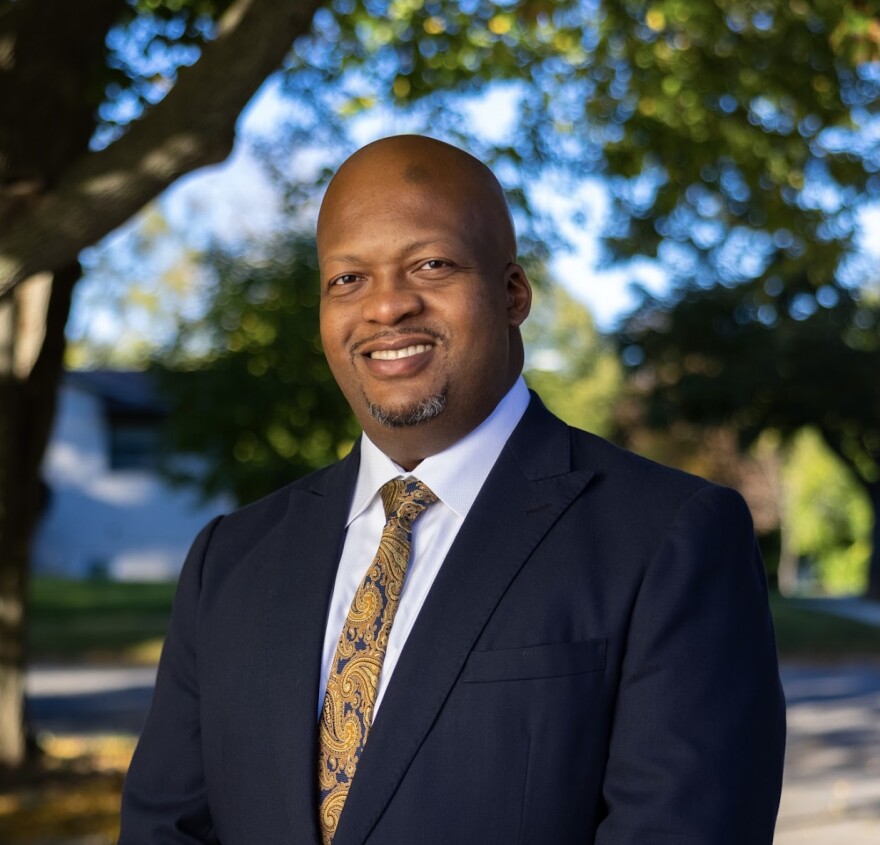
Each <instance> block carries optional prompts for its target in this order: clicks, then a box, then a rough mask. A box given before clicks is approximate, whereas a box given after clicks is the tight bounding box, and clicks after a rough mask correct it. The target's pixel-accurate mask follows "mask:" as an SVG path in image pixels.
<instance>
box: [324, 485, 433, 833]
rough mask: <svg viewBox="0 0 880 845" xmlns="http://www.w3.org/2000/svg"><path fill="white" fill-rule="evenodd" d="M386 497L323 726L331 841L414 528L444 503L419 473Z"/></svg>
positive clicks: (368, 715)
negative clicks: (376, 545)
mask: <svg viewBox="0 0 880 845" xmlns="http://www.w3.org/2000/svg"><path fill="white" fill-rule="evenodd" d="M379 494H380V496H381V497H382V504H383V505H384V506H385V517H386V520H385V528H384V530H383V531H382V538H381V540H380V541H379V550H378V551H377V552H376V556H375V557H374V558H373V562H372V563H371V564H370V568H369V569H368V570H367V574H366V575H365V576H364V580H363V581H361V584H360V586H359V587H358V590H357V592H356V593H355V596H354V600H353V601H352V603H351V607H350V608H349V611H348V616H347V617H346V619H345V625H344V626H343V628H342V634H341V635H340V637H339V642H338V643H337V645H336V653H335V654H334V655H333V662H332V663H331V664H330V676H329V677H328V678H327V693H326V694H325V696H324V706H323V708H322V710H321V721H320V723H319V725H318V745H319V754H318V791H319V816H320V826H321V835H322V839H323V841H324V843H325V845H329V843H330V842H332V841H333V834H334V833H335V832H336V826H337V824H338V823H339V815H340V813H341V812H342V807H343V806H344V804H345V799H346V798H347V797H348V790H349V788H350V786H351V781H352V778H353V777H354V773H355V769H356V768H357V764H358V760H359V759H360V756H361V754H362V753H363V750H364V745H365V743H366V741H367V734H368V733H369V732H370V727H371V725H372V723H373V707H374V705H375V702H376V689H377V688H378V686H379V673H380V672H381V671H382V662H383V661H384V659H385V649H386V647H387V646H388V634H389V632H390V631H391V625H392V623H393V622H394V614H395V613H397V605H398V604H399V602H400V593H401V590H402V589H403V579H404V577H405V575H406V567H407V564H408V563H409V552H410V545H411V541H412V525H413V522H414V521H415V519H416V517H418V515H419V514H420V513H422V511H424V510H425V508H427V507H428V505H431V504H433V503H434V502H436V501H437V497H436V496H435V495H434V494H433V493H432V492H431V491H430V490H429V489H428V488H427V487H426V486H425V485H424V484H422V482H421V481H418V480H417V479H415V478H412V477H409V478H395V479H393V480H392V481H389V482H388V483H387V484H384V485H383V486H382V489H381V490H380V491H379Z"/></svg>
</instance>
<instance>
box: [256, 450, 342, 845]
mask: <svg viewBox="0 0 880 845" xmlns="http://www.w3.org/2000/svg"><path fill="white" fill-rule="evenodd" d="M358 463H359V452H358V450H357V449H355V450H354V451H353V452H352V454H351V455H349V456H348V457H347V458H346V459H345V460H343V461H341V462H340V463H339V464H335V465H334V466H333V467H331V468H330V469H329V470H328V471H327V472H325V473H323V474H321V475H320V476H318V477H317V479H315V480H314V482H313V483H312V485H311V486H310V487H302V488H298V487H294V489H293V490H292V492H291V498H290V506H289V508H288V511H287V515H286V517H285V524H284V525H283V526H282V530H281V531H280V532H279V537H280V538H281V545H279V547H278V548H277V549H276V550H275V552H274V559H273V561H272V564H271V566H272V568H273V571H271V572H270V573H268V576H269V577H268V578H267V581H266V583H267V584H270V585H272V588H273V595H271V596H268V597H267V601H266V605H267V607H268V611H267V613H266V646H265V648H264V649H263V650H262V652H263V653H262V655H261V658H262V659H263V660H264V661H265V662H266V665H265V668H264V672H263V673H262V677H263V678H264V679H265V683H266V688H265V689H264V690H262V691H261V692H262V696H263V700H264V702H265V704H266V705H268V708H267V711H266V715H267V717H268V719H269V722H268V724H269V725H271V726H272V727H273V730H274V737H273V740H274V744H275V751H276V754H275V757H276V763H277V767H278V772H277V776H271V779H272V780H273V781H274V782H275V783H276V784H277V786H278V787H280V788H281V789H282V790H283V792H284V795H283V800H284V802H285V804H286V807H287V811H288V815H289V817H290V822H291V826H292V831H293V836H292V838H291V839H290V841H291V842H297V843H318V842H319V835H318V828H317V792H316V777H317V768H316V767H317V759H318V756H317V754H318V752H317V745H316V736H317V735H316V725H317V720H318V680H319V677H320V674H321V651H322V647H323V644H324V628H325V625H326V615H327V607H328V603H329V600H330V595H331V593H332V591H333V584H334V581H335V577H336V568H337V565H338V562H339V554H340V550H341V548H342V541H343V539H344V536H345V522H346V519H347V517H348V509H349V504H350V497H351V494H352V490H353V489H354V482H355V478H356V477H357V468H358ZM276 587H277V589H276Z"/></svg>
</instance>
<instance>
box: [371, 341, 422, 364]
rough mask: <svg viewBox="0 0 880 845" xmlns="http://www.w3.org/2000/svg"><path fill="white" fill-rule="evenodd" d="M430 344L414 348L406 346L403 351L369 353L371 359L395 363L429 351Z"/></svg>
mask: <svg viewBox="0 0 880 845" xmlns="http://www.w3.org/2000/svg"><path fill="white" fill-rule="evenodd" d="M431 347H432V344H430V343H427V344H426V343H419V344H416V345H415V346H407V347H406V348H405V349H377V350H376V351H375V352H371V353H370V357H371V358H378V359H379V360H380V361H396V360H397V359H398V358H409V357H410V355H419V354H421V353H422V352H427V351H428V350H429V349H431Z"/></svg>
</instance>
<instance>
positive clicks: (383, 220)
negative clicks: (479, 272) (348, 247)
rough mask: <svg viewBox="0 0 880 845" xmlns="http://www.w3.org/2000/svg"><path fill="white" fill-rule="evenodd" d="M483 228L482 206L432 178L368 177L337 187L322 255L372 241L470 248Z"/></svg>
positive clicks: (323, 229) (325, 218) (323, 220)
mask: <svg viewBox="0 0 880 845" xmlns="http://www.w3.org/2000/svg"><path fill="white" fill-rule="evenodd" d="M334 187H335V186H334ZM328 194H329V192H328ZM483 228H484V224H483V222H482V219H481V215H480V213H479V210H478V207H477V204H476V203H474V202H473V201H471V200H470V199H469V198H468V197H467V196H464V195H462V193H461V192H460V191H456V190H450V189H449V187H448V186H443V185H440V184H437V183H436V182H435V181H433V180H422V181H413V180H410V179H407V178H400V177H398V178H396V179H393V180H389V179H380V178H364V179H359V180H357V181H356V182H351V183H347V184H344V185H341V186H338V187H336V188H335V193H334V195H333V196H332V197H330V196H328V199H327V200H325V204H324V207H323V208H322V211H321V217H320V221H319V226H318V251H319V255H321V256H327V255H328V253H329V252H331V251H333V252H335V251H336V250H337V249H338V248H339V247H340V246H341V245H344V244H347V243H350V242H363V243H364V244H369V243H370V242H371V241H376V242H380V243H388V242H407V241H429V240H443V241H448V242H450V243H455V244H458V245H461V246H467V245H471V244H472V243H473V241H474V236H475V235H478V234H479V233H481V232H482V230H483Z"/></svg>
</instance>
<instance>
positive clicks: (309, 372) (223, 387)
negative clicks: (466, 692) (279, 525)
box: [156, 238, 358, 503]
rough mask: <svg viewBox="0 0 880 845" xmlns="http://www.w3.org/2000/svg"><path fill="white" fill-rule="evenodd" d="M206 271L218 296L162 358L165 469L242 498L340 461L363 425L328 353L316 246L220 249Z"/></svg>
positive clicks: (207, 260)
mask: <svg viewBox="0 0 880 845" xmlns="http://www.w3.org/2000/svg"><path fill="white" fill-rule="evenodd" d="M203 266H204V268H205V269H206V270H209V271H210V272H211V273H212V274H213V275H214V277H215V284H214V286H213V288H212V290H211V292H210V299H209V301H208V302H207V303H205V307H204V311H203V313H202V315H201V316H200V317H198V318H194V319H191V320H181V323H180V327H179V332H178V335H177V337H176V340H175V342H174V344H173V345H172V346H171V347H170V348H169V349H167V350H165V351H164V352H163V354H162V356H161V361H157V367H156V372H157V375H158V378H159V384H160V386H161V388H162V390H163V393H164V395H165V397H166V398H167V401H168V403H169V411H170V415H169V422H168V429H167V450H168V453H169V454H170V455H174V456H175V457H173V458H169V459H168V461H167V462H166V470H167V472H168V473H169V475H170V476H171V478H172V479H176V480H178V481H181V482H191V483H195V484H197V485H198V487H199V488H200V489H201V490H202V491H203V493H204V494H205V496H208V497H209V496H211V495H214V494H215V493H218V492H222V491H231V492H232V493H233V494H234V495H235V496H236V498H237V499H238V501H239V502H242V503H243V502H248V501H252V500H254V499H256V498H258V497H260V496H264V495H266V494H267V493H269V492H271V491H272V490H275V489H277V488H278V487H280V486H282V485H284V484H287V483H289V482H290V481H292V480H293V479H295V478H298V477H299V476H302V475H304V474H305V473H307V472H309V471H311V470H313V469H316V468H318V467H321V466H325V465H326V464H328V463H330V462H332V461H334V460H336V459H338V458H339V457H341V456H342V455H344V454H345V453H347V452H348V451H349V450H350V448H351V446H352V444H353V443H354V440H355V438H356V437H357V434H358V428H357V425H356V423H355V421H354V417H353V416H352V414H351V411H350V409H349V407H348V405H347V404H346V402H345V399H344V398H343V397H342V394H341V393H340V391H339V389H338V388H337V387H336V383H335V382H334V381H333V378H332V376H331V374H330V370H329V368H328V367H327V364H326V361H325V360H324V356H323V353H322V351H321V345H320V338H319V333H318V295H319V290H320V287H319V275H318V265H317V257H316V254H315V247H314V243H313V241H311V240H308V239H297V238H293V239H291V238H288V239H286V240H277V241H274V242H271V243H268V244H263V245H260V246H258V247H257V246H255V247H254V248H253V249H252V250H250V251H248V253H247V255H246V257H245V256H243V255H240V254H237V253H236V254H230V253H228V252H224V251H222V250H215V251H213V252H210V253H208V254H206V255H205V256H204V258H203ZM180 455H183V456H184V457H179V456H180ZM189 456H194V457H193V458H192V459H191V458H190V457H189Z"/></svg>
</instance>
